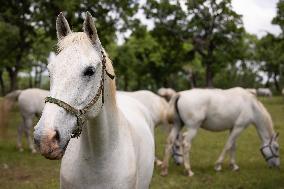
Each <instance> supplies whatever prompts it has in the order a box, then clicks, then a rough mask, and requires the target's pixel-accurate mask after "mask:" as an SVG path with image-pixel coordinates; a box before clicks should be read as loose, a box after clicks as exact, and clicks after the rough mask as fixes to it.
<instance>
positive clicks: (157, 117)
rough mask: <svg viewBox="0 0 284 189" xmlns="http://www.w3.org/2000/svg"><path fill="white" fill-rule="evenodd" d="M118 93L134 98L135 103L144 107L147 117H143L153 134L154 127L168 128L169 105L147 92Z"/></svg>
mask: <svg viewBox="0 0 284 189" xmlns="http://www.w3.org/2000/svg"><path fill="white" fill-rule="evenodd" d="M119 93H120V94H123V95H128V96H131V97H133V98H135V99H136V100H137V101H139V102H140V103H141V104H143V105H144V106H145V107H146V109H147V112H146V113H147V115H145V114H144V115H145V116H146V117H147V118H148V120H149V121H150V122H151V124H150V128H151V131H152V133H153V134H154V129H155V127H156V126H158V125H159V124H163V125H164V127H165V128H168V122H167V110H168V106H169V104H168V103H167V102H166V100H165V99H163V98H162V97H160V96H158V95H156V94H155V93H153V92H151V91H147V90H140V91H134V92H125V91H119Z"/></svg>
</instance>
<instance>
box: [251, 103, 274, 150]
mask: <svg viewBox="0 0 284 189" xmlns="http://www.w3.org/2000/svg"><path fill="white" fill-rule="evenodd" d="M254 106H255V108H254V109H255V111H254V122H255V126H256V129H257V132H258V135H259V137H260V139H261V140H262V144H263V145H264V144H267V143H269V141H270V140H271V138H272V136H273V133H274V130H273V124H272V120H271V117H270V115H269V113H268V112H267V110H266V109H265V108H264V107H263V105H262V104H261V103H260V102H258V101H256V102H255V104H254Z"/></svg>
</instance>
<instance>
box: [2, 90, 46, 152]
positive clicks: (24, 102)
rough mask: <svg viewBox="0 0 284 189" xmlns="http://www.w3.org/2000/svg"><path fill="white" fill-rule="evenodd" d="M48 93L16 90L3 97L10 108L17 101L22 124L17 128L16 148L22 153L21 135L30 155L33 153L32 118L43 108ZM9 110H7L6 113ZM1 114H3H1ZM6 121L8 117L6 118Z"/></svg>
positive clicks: (44, 91) (38, 114) (39, 113)
mask: <svg viewBox="0 0 284 189" xmlns="http://www.w3.org/2000/svg"><path fill="white" fill-rule="evenodd" d="M48 94H49V91H47V90H43V89H37V88H31V89H25V90H16V91H13V92H11V93H9V94H7V95H6V96H5V99H4V100H5V101H10V103H8V104H10V106H12V105H13V104H14V102H16V101H18V106H19V110H20V114H21V117H22V122H21V123H20V125H19V126H18V140H17V147H18V149H19V150H20V151H21V152H22V151H23V150H24V149H23V147H22V135H23V132H24V133H25V135H26V137H27V141H28V145H29V148H30V149H31V151H32V153H35V152H36V150H35V148H34V143H33V137H32V136H31V134H30V131H31V128H32V126H33V118H34V117H35V116H37V117H39V116H40V115H41V112H42V110H43V107H44V98H45V97H47V96H48ZM9 109H11V108H7V109H6V110H7V111H8V110H9ZM2 113H3V112H2ZM6 119H8V117H7V116H6Z"/></svg>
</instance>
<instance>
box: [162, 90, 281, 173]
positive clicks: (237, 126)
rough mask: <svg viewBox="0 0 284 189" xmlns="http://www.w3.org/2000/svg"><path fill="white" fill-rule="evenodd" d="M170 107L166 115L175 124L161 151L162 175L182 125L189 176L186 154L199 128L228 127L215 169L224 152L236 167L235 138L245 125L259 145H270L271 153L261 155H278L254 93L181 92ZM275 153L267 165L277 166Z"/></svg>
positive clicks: (187, 165)
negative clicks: (255, 134)
mask: <svg viewBox="0 0 284 189" xmlns="http://www.w3.org/2000/svg"><path fill="white" fill-rule="evenodd" d="M170 110H171V114H170V116H174V120H175V124H174V127H173V128H172V130H171V133H170V135H169V139H168V144H167V147H166V151H165V157H164V162H163V172H162V174H164V175H166V174H167V166H168V159H169V154H170V149H171V147H172V145H173V142H174V139H175V138H176V136H177V135H178V133H179V131H180V130H181V128H182V126H183V125H184V126H185V127H186V129H187V132H186V134H185V136H184V137H183V138H184V139H183V159H184V166H185V168H186V170H187V172H188V175H189V176H192V175H193V172H192V171H191V166H190V163H189V155H188V154H189V150H190V148H191V141H192V139H193V138H194V137H195V135H196V134H197V130H198V128H200V127H201V128H203V129H206V130H209V131H224V130H230V136H229V139H228V141H227V143H226V145H225V147H224V149H223V151H222V153H221V154H220V156H219V158H218V160H217V162H216V165H215V169H216V170H217V171H219V170H221V164H222V162H223V160H224V157H225V154H226V153H227V152H228V151H229V152H230V156H231V160H230V163H231V166H232V168H233V169H234V170H238V169H239V167H238V165H237V164H236V162H235V149H236V144H235V140H236V139H237V137H238V136H239V134H240V133H241V132H242V131H243V130H244V129H245V128H246V127H248V125H249V124H254V125H255V126H256V129H257V132H258V134H259V136H260V138H261V140H262V146H267V145H271V146H272V147H271V149H272V148H273V149H274V151H273V152H272V151H271V152H266V154H265V156H270V155H271V154H272V155H273V154H276V156H278V155H277V154H279V152H278V147H279V145H278V143H277V142H276V137H274V136H275V133H274V130H273V125H272V121H271V117H270V115H269V113H268V112H267V111H266V109H265V108H264V107H263V105H262V104H261V103H260V102H259V101H258V100H257V99H256V98H255V96H254V95H252V94H250V93H249V92H247V91H245V90H244V89H242V88H232V89H228V90H220V89H193V90H189V91H182V92H179V94H178V95H176V96H174V97H173V98H172V100H171V102H170ZM273 156H274V155H273ZM276 156H275V157H272V158H271V159H269V161H268V164H269V165H270V166H279V158H278V157H276Z"/></svg>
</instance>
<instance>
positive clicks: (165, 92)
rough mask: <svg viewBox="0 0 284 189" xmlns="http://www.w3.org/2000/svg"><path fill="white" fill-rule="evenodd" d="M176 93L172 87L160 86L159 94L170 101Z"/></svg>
mask: <svg viewBox="0 0 284 189" xmlns="http://www.w3.org/2000/svg"><path fill="white" fill-rule="evenodd" d="M175 94H176V91H175V90H173V89H171V88H160V89H159V90H158V95H160V96H161V97H163V98H165V99H166V100H167V101H170V100H171V98H172V97H173V96H174V95H175Z"/></svg>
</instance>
